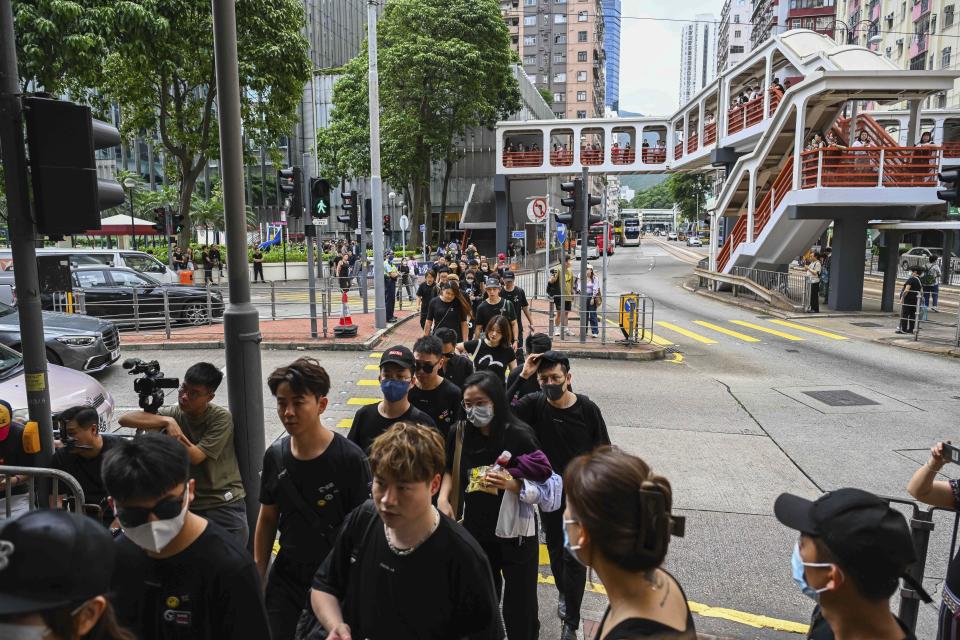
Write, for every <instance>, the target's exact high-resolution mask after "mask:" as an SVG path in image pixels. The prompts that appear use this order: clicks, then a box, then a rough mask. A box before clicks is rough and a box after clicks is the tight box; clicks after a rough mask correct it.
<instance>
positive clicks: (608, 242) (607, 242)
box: [590, 222, 617, 256]
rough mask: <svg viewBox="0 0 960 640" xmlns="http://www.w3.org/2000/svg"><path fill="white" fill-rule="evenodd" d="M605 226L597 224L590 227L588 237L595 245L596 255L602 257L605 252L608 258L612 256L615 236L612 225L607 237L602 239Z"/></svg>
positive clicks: (603, 223) (602, 223) (604, 224)
mask: <svg viewBox="0 0 960 640" xmlns="http://www.w3.org/2000/svg"><path fill="white" fill-rule="evenodd" d="M605 226H606V223H605V222H598V223H596V224H594V225H591V226H590V237H591V238H592V239H594V240H595V241H596V243H597V254H600V255H602V254H603V252H604V251H606V252H607V255H608V256H612V255H613V252H614V245H615V244H616V243H617V242H616V235H615V234H614V233H613V225H612V224H611V225H610V226H609V227H608V229H609V231H608V233H607V237H606V239H604V237H603V236H604V233H603V228H604V227H605Z"/></svg>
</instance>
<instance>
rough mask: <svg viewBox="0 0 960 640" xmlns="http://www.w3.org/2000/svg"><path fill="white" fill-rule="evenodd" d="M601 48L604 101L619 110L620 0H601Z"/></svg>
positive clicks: (610, 107) (609, 106)
mask: <svg viewBox="0 0 960 640" xmlns="http://www.w3.org/2000/svg"><path fill="white" fill-rule="evenodd" d="M743 1H746V0H743ZM603 50H604V53H605V54H606V59H607V68H606V75H607V90H606V96H605V103H606V106H607V108H608V109H609V110H610V111H613V112H618V111H620V0H603Z"/></svg>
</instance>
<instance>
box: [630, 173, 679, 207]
mask: <svg viewBox="0 0 960 640" xmlns="http://www.w3.org/2000/svg"><path fill="white" fill-rule="evenodd" d="M670 180H672V177H671V178H669V179H667V180H664V181H663V182H661V183H660V184H656V185H654V186H652V187H648V188H646V189H644V190H642V191H638V192H637V193H636V195H634V196H633V200H631V201H630V207H631V208H632V209H670V208H672V207H673V195H672V194H671V193H670V184H669V183H670Z"/></svg>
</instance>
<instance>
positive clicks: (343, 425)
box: [337, 418, 353, 429]
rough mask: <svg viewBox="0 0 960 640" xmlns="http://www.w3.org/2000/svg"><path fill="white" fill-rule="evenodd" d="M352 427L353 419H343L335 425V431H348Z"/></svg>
mask: <svg viewBox="0 0 960 640" xmlns="http://www.w3.org/2000/svg"><path fill="white" fill-rule="evenodd" d="M352 426H353V418H344V419H343V420H341V421H340V422H338V423H337V429H349V428H350V427H352Z"/></svg>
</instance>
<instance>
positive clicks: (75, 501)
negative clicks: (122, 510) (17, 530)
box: [0, 465, 85, 518]
mask: <svg viewBox="0 0 960 640" xmlns="http://www.w3.org/2000/svg"><path fill="white" fill-rule="evenodd" d="M15 476H21V477H23V476H25V477H26V482H27V494H26V495H27V509H28V510H31V511H32V510H34V509H36V508H37V507H38V502H37V481H38V480H40V481H45V480H49V481H51V482H52V491H51V492H50V495H52V496H59V495H60V483H63V485H64V486H65V487H66V489H68V491H69V494H70V496H72V500H68V501H66V504H67V506H68V507H72V508H71V511H73V512H74V513H77V512H79V510H80V508H81V506H82V505H83V504H84V500H85V496H84V494H83V487H81V486H80V483H79V482H77V480H76V478H74V477H73V476H72V475H70V474H69V473H67V472H65V471H60V470H59V469H47V468H44V467H15V466H8V465H0V480H2V484H3V497H4V513H2V514H0V517H5V518H10V517H11V516H12V515H13V500H12V499H11V498H12V497H13V496H14V495H15V494H14V493H13V486H12V483H11V481H10V479H11V478H12V477H15Z"/></svg>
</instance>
